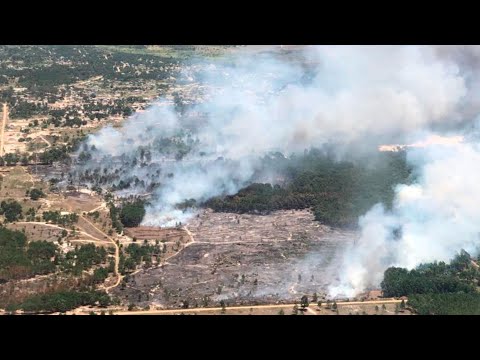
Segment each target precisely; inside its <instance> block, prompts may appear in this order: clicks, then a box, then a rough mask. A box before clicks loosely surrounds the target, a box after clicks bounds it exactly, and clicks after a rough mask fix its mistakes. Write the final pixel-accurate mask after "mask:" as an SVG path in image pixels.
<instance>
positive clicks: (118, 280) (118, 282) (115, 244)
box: [80, 215, 123, 291]
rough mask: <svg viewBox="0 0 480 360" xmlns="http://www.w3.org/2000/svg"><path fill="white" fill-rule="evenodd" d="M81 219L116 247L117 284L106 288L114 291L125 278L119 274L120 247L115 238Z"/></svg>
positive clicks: (86, 220) (88, 221)
mask: <svg viewBox="0 0 480 360" xmlns="http://www.w3.org/2000/svg"><path fill="white" fill-rule="evenodd" d="M80 217H81V218H82V220H84V221H85V222H87V223H88V224H90V225H91V226H92V227H94V228H95V229H96V230H97V231H98V232H99V233H100V234H102V235H104V236H105V238H107V239H108V240H109V241H110V242H111V243H112V244H113V246H115V275H116V276H117V281H116V282H115V284H113V285H111V286H109V287H106V288H105V290H106V291H108V290H110V289H113V288H114V287H117V286H118V285H119V284H120V281H122V278H123V276H121V275H120V273H119V272H118V264H119V262H120V248H119V247H118V245H117V242H116V241H115V240H114V239H113V238H111V237H110V236H108V235H107V234H105V233H104V232H103V231H102V230H100V229H99V228H98V227H97V226H96V225H95V224H93V223H92V222H91V221H90V220H88V219H86V218H85V217H84V216H82V215H80Z"/></svg>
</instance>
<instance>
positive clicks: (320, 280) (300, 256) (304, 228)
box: [114, 210, 356, 307]
mask: <svg viewBox="0 0 480 360" xmlns="http://www.w3.org/2000/svg"><path fill="white" fill-rule="evenodd" d="M313 219H314V217H313V214H312V213H311V212H310V211H308V210H302V211H278V212H274V213H272V214H270V215H263V216H259V215H247V214H243V215H238V214H231V213H214V212H212V211H211V210H203V211H202V212H201V213H200V214H199V215H198V216H197V217H195V218H194V219H192V220H191V221H190V222H189V224H188V225H187V228H188V230H189V231H190V233H191V235H192V237H193V242H191V243H189V244H188V245H187V246H186V247H185V248H184V249H183V250H182V251H180V252H179V253H178V254H177V255H175V256H172V257H170V258H169V259H168V260H167V262H166V263H165V264H164V265H163V266H158V267H153V268H150V269H147V270H141V271H139V272H138V273H136V274H134V275H131V276H128V277H127V278H126V279H125V281H124V283H123V284H122V285H121V286H119V287H117V288H116V289H115V290H114V295H116V296H118V297H119V298H120V299H121V300H122V302H124V303H125V304H135V305H137V306H147V305H150V306H161V307H181V306H185V304H186V303H188V306H189V307H195V306H214V305H218V303H219V302H220V301H221V300H224V301H225V302H226V303H227V304H228V305H234V304H256V303H276V302H282V301H292V300H298V299H299V298H300V297H301V296H302V295H303V294H310V295H311V294H313V293H314V292H317V293H318V294H319V296H320V297H322V295H324V294H325V292H326V290H327V287H328V285H329V284H331V283H334V282H335V281H337V280H338V279H337V273H338V270H339V268H338V267H339V266H340V258H339V256H338V255H339V254H340V253H341V252H342V249H343V248H344V247H345V246H346V245H347V244H349V243H350V244H351V243H352V242H353V241H354V239H355V237H356V234H355V233H354V232H352V231H343V230H338V229H333V228H330V227H328V226H324V225H321V224H319V223H318V222H315V221H313Z"/></svg>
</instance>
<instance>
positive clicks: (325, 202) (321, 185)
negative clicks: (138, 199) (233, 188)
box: [204, 150, 411, 227]
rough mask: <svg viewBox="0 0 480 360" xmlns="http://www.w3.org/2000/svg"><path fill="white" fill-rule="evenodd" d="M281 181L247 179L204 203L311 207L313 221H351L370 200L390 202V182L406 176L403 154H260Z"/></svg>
mask: <svg viewBox="0 0 480 360" xmlns="http://www.w3.org/2000/svg"><path fill="white" fill-rule="evenodd" d="M263 167H264V169H272V170H274V171H275V172H277V173H278V174H280V175H281V176H282V177H284V178H285V179H286V183H287V185H285V186H283V187H282V186H279V185H275V186H272V185H271V184H252V185H250V186H248V187H246V188H244V189H242V190H240V191H239V192H238V193H237V194H235V195H233V196H226V197H216V198H213V199H210V200H209V201H207V202H206V203H205V204H204V205H205V206H208V207H211V208H212V209H213V210H215V211H222V212H235V213H263V214H266V213H269V212H271V211H275V210H289V209H297V210H299V209H305V208H313V211H314V213H315V218H316V220H318V221H320V222H322V223H325V224H328V225H333V226H341V227H347V226H355V225H356V223H357V220H358V217H359V216H360V215H363V214H364V213H365V212H366V211H368V210H369V209H370V208H371V207H372V206H373V205H374V204H376V203H383V204H385V206H386V207H387V208H388V207H391V205H392V201H393V196H394V186H395V185H397V184H400V183H406V182H408V181H409V176H410V172H411V170H410V168H409V167H408V165H407V163H406V160H405V153H381V154H379V155H378V159H377V161H376V162H375V163H368V162H367V161H365V160H356V161H335V160H334V158H333V157H332V156H330V155H329V154H328V153H326V152H324V151H319V150H311V151H309V152H306V153H305V154H304V155H303V156H301V157H298V156H292V157H290V158H285V157H283V155H281V154H279V153H277V154H274V156H272V157H268V158H265V159H264V165H263Z"/></svg>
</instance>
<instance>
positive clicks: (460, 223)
mask: <svg viewBox="0 0 480 360" xmlns="http://www.w3.org/2000/svg"><path fill="white" fill-rule="evenodd" d="M478 53H480V52H479V51H478V49H477V48H475V47H429V46H319V47H306V48H305V50H304V51H303V52H302V54H301V59H298V58H297V59H292V57H293V55H291V56H290V55H288V54H287V55H285V54H284V55H281V56H280V55H278V54H262V55H258V54H257V55H252V56H249V55H248V53H242V56H241V57H238V58H233V59H230V60H229V61H228V62H227V63H216V64H214V65H213V64H212V65H210V66H208V67H204V69H205V70H204V71H202V72H201V73H196V74H186V76H185V78H186V79H187V80H185V81H188V78H189V77H190V78H191V77H194V78H196V80H199V81H200V82H201V83H202V84H204V85H205V86H206V92H207V93H206V96H205V101H203V102H200V103H198V104H194V105H192V106H190V107H189V108H188V109H187V110H186V111H183V112H184V114H183V115H182V116H179V115H178V114H177V113H176V112H175V111H174V107H173V105H168V104H166V102H165V100H163V99H159V101H158V103H157V104H154V105H153V106H152V107H151V108H150V109H149V111H147V112H145V113H141V114H136V115H134V116H133V117H132V118H131V119H130V120H129V121H127V123H126V124H125V125H124V126H123V127H122V128H120V129H114V128H111V127H109V128H105V129H103V130H102V131H100V132H99V133H97V134H96V135H92V136H90V137H89V138H88V140H87V141H86V143H85V146H84V147H83V149H82V151H83V152H84V153H88V156H87V155H85V154H84V155H82V154H79V155H80V156H79V159H83V163H79V164H78V166H77V167H76V169H75V170H74V172H73V176H76V177H79V178H80V179H81V181H83V182H86V183H90V184H91V185H95V186H108V187H113V189H114V190H117V191H118V193H119V194H141V193H151V194H152V200H151V201H150V205H149V206H148V207H147V208H146V215H145V217H144V220H143V223H144V224H145V225H162V226H166V225H168V226H171V225H174V224H176V223H177V222H185V221H187V220H188V218H189V217H191V216H192V215H193V214H194V211H185V209H181V208H179V206H178V204H180V203H183V202H185V201H188V200H191V199H195V200H196V201H197V202H203V201H206V200H208V199H209V198H211V197H213V196H218V195H224V194H234V193H236V192H237V191H238V190H239V189H241V188H242V187H244V186H246V185H248V184H250V183H251V181H252V179H253V176H254V175H255V173H256V171H257V170H258V167H259V159H260V157H261V156H264V155H265V154H267V153H269V152H271V151H280V152H281V153H283V154H285V155H286V156H289V155H290V154H291V153H297V152H303V151H304V150H305V149H308V148H311V147H322V146H323V145H326V144H329V145H330V146H333V148H334V149H335V152H336V155H337V158H338V159H341V158H342V157H343V156H344V154H345V153H347V152H351V151H352V150H353V151H354V152H365V151H369V150H371V151H375V150H376V147H377V146H378V145H380V144H382V143H388V142H393V143H404V142H411V141H417V140H419V139H421V138H422V137H423V136H425V134H428V133H431V132H435V133H437V134H455V135H458V134H462V131H464V130H463V129H469V126H471V125H472V124H474V123H475V117H476V116H477V114H478V109H479V106H478V105H480V104H478V101H477V100H476V99H475V91H476V89H478V83H479V82H478V77H477V75H476V62H475V61H474V59H477V57H478V56H477V54H478ZM297 56H298V55H297ZM472 59H473V60H472ZM305 64H307V65H305ZM177 100H178V99H177ZM176 102H178V101H176ZM199 114H200V115H199ZM92 148H93V149H92ZM90 156H91V158H90ZM479 160H480V152H479V149H478V146H477V144H476V143H475V140H468V142H465V143H462V144H457V145H454V146H452V147H448V148H444V147H435V148H433V147H432V148H426V149H416V150H413V151H409V154H408V161H409V163H410V164H411V165H412V166H413V167H414V168H415V169H416V172H417V175H418V181H417V182H416V183H415V184H411V185H408V186H407V185H401V184H400V185H399V186H398V187H397V188H396V198H395V202H394V207H393V209H392V210H391V211H385V210H384V209H383V208H382V206H381V205H380V204H379V205H377V206H375V207H374V208H373V209H372V210H370V211H369V212H367V214H365V215H364V216H363V217H361V218H360V220H359V224H360V228H361V238H360V240H359V241H358V242H357V244H356V245H355V247H352V248H351V249H350V250H349V251H348V252H347V253H346V254H345V267H344V269H345V270H344V271H343V270H342V271H343V273H342V274H341V284H339V285H338V286H335V287H333V288H332V289H331V293H332V294H333V295H335V294H338V295H339V294H354V293H356V292H358V291H361V290H364V289H365V288H366V287H369V286H378V285H379V283H380V282H381V280H382V276H383V271H384V270H385V269H386V268H388V267H389V266H392V265H394V266H403V267H407V268H411V267H414V266H415V265H418V264H419V263H420V262H426V261H432V260H436V259H438V260H448V259H450V258H451V257H453V255H454V254H455V252H456V251H458V250H459V249H460V248H465V249H466V250H467V251H469V252H472V253H475V252H476V244H477V242H478V233H479V232H480V225H477V224H480V221H479V220H480V211H478V210H477V209H476V207H475V203H476V200H477V199H479V198H480V193H479V190H477V189H478V185H477V184H478V183H479V180H480V178H479V177H480V175H479V172H478V171H476V170H475V166H476V164H478V161H479ZM398 229H401V231H399V230H398Z"/></svg>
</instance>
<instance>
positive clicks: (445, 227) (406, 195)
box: [330, 143, 480, 296]
mask: <svg viewBox="0 0 480 360" xmlns="http://www.w3.org/2000/svg"><path fill="white" fill-rule="evenodd" d="M408 161H410V162H411V163H412V164H413V165H416V166H417V168H418V169H419V170H418V171H419V173H418V179H417V181H416V182H415V184H412V185H398V186H397V188H396V190H395V192H396V197H395V203H394V207H393V209H392V211H389V212H387V211H385V210H384V208H383V207H382V206H381V205H380V204H378V205H376V206H375V207H373V208H372V209H371V210H370V211H369V212H368V213H367V214H365V215H364V216H363V217H362V218H361V219H360V221H359V223H360V227H361V236H360V239H359V240H357V241H356V243H355V244H354V245H352V246H351V248H350V249H349V250H348V251H346V252H345V254H344V263H343V266H342V269H343V270H342V273H341V283H340V284H339V285H335V286H333V287H332V288H331V289H330V294H331V295H332V296H337V295H345V296H353V295H355V294H358V293H359V292H361V291H363V290H365V289H366V288H369V287H378V285H380V282H381V280H382V277H383V272H384V271H385V270H386V269H387V268H388V267H390V266H397V267H405V268H408V269H412V268H414V267H416V266H417V265H419V264H421V263H426V262H432V261H435V260H437V261H446V262H448V261H449V260H451V259H452V258H453V256H454V255H455V254H456V253H458V252H459V251H460V250H461V249H464V250H466V251H467V252H469V253H471V254H478V250H479V245H480V210H479V208H478V199H480V188H479V186H478V184H479V181H480V171H479V170H478V166H477V164H478V162H479V161H480V146H479V145H478V144H477V143H459V144H452V145H451V146H448V147H446V146H432V147H427V148H424V149H417V150H413V151H411V152H410V153H409V154H408ZM395 231H397V234H398V235H395Z"/></svg>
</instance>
